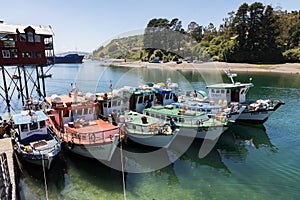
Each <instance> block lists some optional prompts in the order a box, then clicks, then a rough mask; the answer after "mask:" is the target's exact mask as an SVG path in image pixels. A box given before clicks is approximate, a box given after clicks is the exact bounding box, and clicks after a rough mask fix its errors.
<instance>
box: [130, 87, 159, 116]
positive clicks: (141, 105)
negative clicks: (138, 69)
mask: <svg viewBox="0 0 300 200" xmlns="http://www.w3.org/2000/svg"><path fill="white" fill-rule="evenodd" d="M155 102H156V96H155V92H154V91H152V89H151V88H150V87H144V88H136V89H135V91H133V92H132V94H131V96H130V99H129V109H130V110H132V111H136V112H138V113H142V112H143V110H144V109H145V108H150V107H152V106H154V105H155Z"/></svg>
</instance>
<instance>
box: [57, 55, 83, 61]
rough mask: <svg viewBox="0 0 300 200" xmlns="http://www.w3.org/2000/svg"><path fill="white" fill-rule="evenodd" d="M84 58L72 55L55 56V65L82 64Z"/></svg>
mask: <svg viewBox="0 0 300 200" xmlns="http://www.w3.org/2000/svg"><path fill="white" fill-rule="evenodd" d="M83 58H84V55H78V54H77V53H72V54H67V55H65V56H55V57H54V63H82V60H83Z"/></svg>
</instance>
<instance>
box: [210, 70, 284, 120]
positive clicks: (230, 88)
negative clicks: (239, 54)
mask: <svg viewBox="0 0 300 200" xmlns="http://www.w3.org/2000/svg"><path fill="white" fill-rule="evenodd" d="M225 73H226V75H227V76H228V77H229V78H230V79H231V83H219V84H213V85H208V86H207V89H208V99H209V100H210V101H213V102H220V101H222V102H226V103H228V104H231V103H239V104H242V105H244V106H246V108H245V110H244V111H243V112H242V114H241V115H240V116H239V117H238V118H237V119H236V121H239V122H245V123H251V124H263V123H264V122H266V121H267V120H268V118H269V117H270V115H271V114H272V113H273V112H274V111H276V110H277V109H278V108H279V107H280V106H281V105H283V104H284V102H283V101H281V100H273V99H267V100H256V101H246V95H247V93H248V91H249V89H250V88H251V87H253V86H254V85H253V83H251V82H250V83H240V82H235V81H234V77H236V76H237V75H236V74H232V73H230V71H229V70H227V71H225Z"/></svg>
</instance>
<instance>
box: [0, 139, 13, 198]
mask: <svg viewBox="0 0 300 200" xmlns="http://www.w3.org/2000/svg"><path fill="white" fill-rule="evenodd" d="M14 169H15V168H14V159H13V146H12V143H11V138H3V139H0V199H9V200H10V199H12V200H15V199H16V181H15V170H14Z"/></svg>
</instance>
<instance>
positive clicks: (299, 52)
mask: <svg viewBox="0 0 300 200" xmlns="http://www.w3.org/2000/svg"><path fill="white" fill-rule="evenodd" d="M283 57H284V61H285V62H290V63H295V62H300V48H295V49H289V50H287V51H285V52H283Z"/></svg>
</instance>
